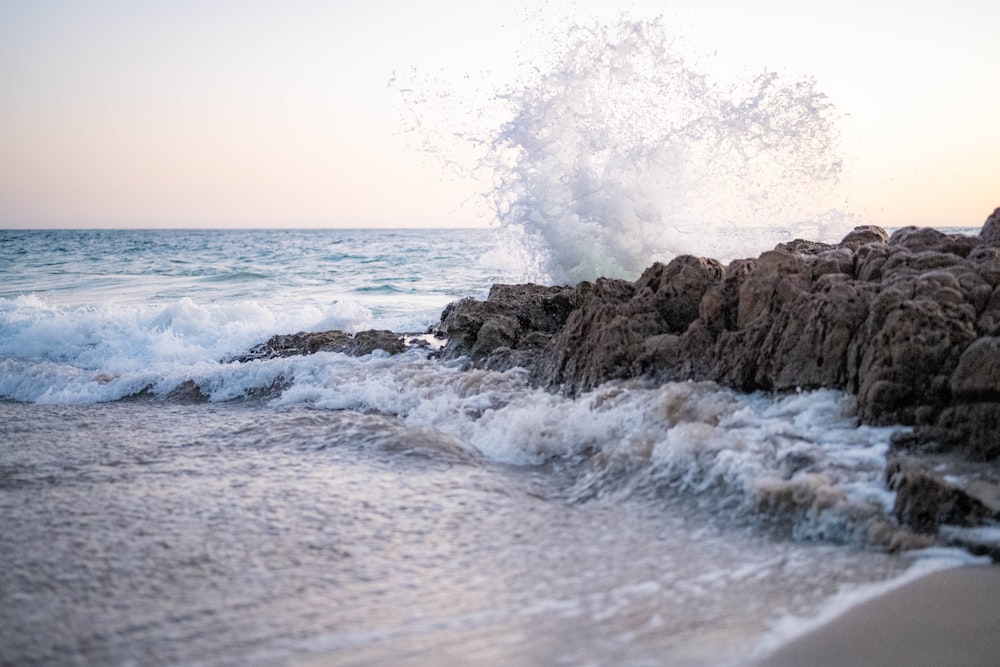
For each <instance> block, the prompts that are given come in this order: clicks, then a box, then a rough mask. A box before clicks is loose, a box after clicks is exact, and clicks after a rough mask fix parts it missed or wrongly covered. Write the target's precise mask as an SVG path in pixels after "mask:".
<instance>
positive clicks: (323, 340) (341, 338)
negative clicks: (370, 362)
mask: <svg viewBox="0 0 1000 667" xmlns="http://www.w3.org/2000/svg"><path fill="white" fill-rule="evenodd" d="M406 348H407V343H406V336H405V335H404V334H398V333H394V332H392V331H381V330H376V329H369V330H368V331H359V332H358V333H356V334H353V335H352V334H349V333H344V332H343V331H321V332H318V333H307V332H304V331H300V332H299V333H294V334H278V335H276V336H271V337H270V338H269V339H267V341H265V342H263V343H260V344H259V345H255V346H253V347H252V348H250V349H249V350H248V351H247V353H246V354H243V355H240V356H238V357H236V358H234V359H232V360H231V361H239V362H245V361H252V360H254V359H274V358H276V357H291V356H295V355H302V354H315V353H317V352H340V353H341V354H347V355H350V356H354V357H360V356H363V355H366V354H371V353H372V352H374V351H375V350H383V351H385V352H387V353H388V354H399V353H400V352H403V351H405V350H406Z"/></svg>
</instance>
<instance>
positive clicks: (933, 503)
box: [886, 454, 1000, 533]
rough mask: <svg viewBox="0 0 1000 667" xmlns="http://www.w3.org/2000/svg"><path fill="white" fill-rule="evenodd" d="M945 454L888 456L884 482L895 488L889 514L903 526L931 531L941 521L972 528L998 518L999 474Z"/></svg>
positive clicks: (939, 525) (935, 528)
mask: <svg viewBox="0 0 1000 667" xmlns="http://www.w3.org/2000/svg"><path fill="white" fill-rule="evenodd" d="M998 472H1000V471H998V470H995V469H994V468H986V469H983V468H982V467H978V468H970V467H969V466H968V465H967V464H966V463H965V462H964V461H963V460H961V459H954V458H947V457H929V458H925V459H915V458H912V457H908V456H899V455H895V454H893V455H890V458H889V461H888V465H887V466H886V483H887V485H888V486H889V488H890V489H892V490H894V491H895V492H896V500H895V504H894V506H893V513H894V514H895V515H896V518H897V519H898V520H899V521H900V522H901V523H903V524H904V525H907V526H909V527H910V528H912V529H914V530H916V531H919V532H923V533H934V532H936V531H937V530H938V529H939V528H940V527H941V526H942V525H951V526H974V525H977V524H981V523H982V522H984V521H994V520H997V519H1000V476H998V474H997V473H998Z"/></svg>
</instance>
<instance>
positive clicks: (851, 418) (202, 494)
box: [0, 229, 939, 665]
mask: <svg viewBox="0 0 1000 667" xmlns="http://www.w3.org/2000/svg"><path fill="white" fill-rule="evenodd" d="M494 242H495V239H494V232H493V231H492V230H488V229H479V230H420V231H394V230H365V231H350V230H348V231H336V230H320V231H305V230H300V231H294V230H293V231H197V232H193V231H180V230H178V231H37V232H21V231H17V232H12V231H7V232H0V275H2V283H0V284H2V288H0V290H2V291H0V396H2V400H0V517H2V518H0V523H2V527H3V530H0V556H2V561H3V563H4V567H3V568H2V569H0V592H2V598H3V601H4V602H3V605H0V655H2V658H0V661H2V662H3V664H11V665H14V664H17V665H25V664H150V663H157V664H163V663H170V664H262V665H263V664H438V663H439V662H440V661H442V660H453V661H456V662H459V663H463V664H472V663H475V664H491V665H510V664H523V665H535V664H572V665H577V664H617V665H644V664H691V665H709V664H712V665H716V664H726V663H728V664H743V663H745V662H747V661H749V660H750V659H751V657H752V656H757V655H763V654H764V653H765V652H766V650H767V649H768V648H770V647H773V646H775V645H778V644H780V642H781V641H782V640H783V638H785V637H786V636H788V635H789V634H794V632H795V628H800V627H805V625H804V624H805V623H807V622H808V619H810V618H813V617H816V615H817V614H820V613H822V611H823V610H824V609H825V608H826V607H827V606H828V604H829V600H830V599H831V598H832V596H836V595H840V596H841V597H843V596H844V595H850V594H851V591H862V592H863V591H866V590H870V587H871V586H872V585H873V584H878V583H879V582H892V581H896V580H898V578H899V577H901V576H904V575H905V573H907V572H912V571H913V562H914V561H913V559H912V558H909V557H905V556H898V555H889V554H887V553H886V552H885V549H884V547H883V546H882V545H879V544H876V543H874V542H873V541H872V540H871V539H870V536H869V533H870V532H871V529H872V527H873V526H876V525H880V524H882V523H885V522H891V517H890V516H889V514H890V508H891V503H892V495H891V493H890V492H889V491H888V490H887V489H886V488H885V486H884V484H883V481H882V480H883V474H884V454H885V448H886V446H887V442H888V438H889V435H890V434H891V432H892V431H893V429H892V428H877V429H876V428H871V427H866V426H859V425H858V423H857V419H856V416H855V412H854V402H853V399H852V398H851V397H849V396H847V395H844V394H841V393H838V392H834V391H818V392H804V393H799V394H792V395H787V396H768V395H741V394H738V393H736V392H732V391H730V390H728V389H725V388H723V387H719V386H716V385H714V384H711V383H672V384H666V385H659V386H652V385H649V386H647V385H643V384H642V383H616V384H613V385H606V386H603V387H600V388H598V389H597V390H595V391H593V392H591V393H588V394H584V395H583V396H580V397H578V398H573V399H571V398H566V397H563V396H560V395H558V394H555V393H550V392H546V391H543V390H540V389H536V388H533V387H531V386H530V385H529V383H528V382H527V379H526V377H525V375H524V373H522V372H520V371H518V370H513V371H508V372H504V373H498V372H491V371H484V370H467V369H465V368H464V366H463V365H462V364H461V363H445V362H442V361H440V360H436V359H433V358H430V354H431V352H430V351H428V350H426V349H412V350H410V351H408V352H406V353H403V354H401V355H396V356H391V357H390V356H388V355H386V354H382V353H380V352H375V353H373V354H370V355H367V356H364V357H360V358H352V357H346V356H344V355H340V354H335V353H318V354H315V355H311V356H306V357H292V358H286V359H270V360H255V361H250V362H246V363H236V362H230V361H227V359H229V358H231V357H233V356H234V355H238V354H239V353H241V352H243V351H245V350H246V349H247V348H248V347H249V346H251V345H253V344H256V343H259V342H261V341H262V340H264V339H266V338H267V337H268V336H270V335H272V334H274V333H292V332H295V331H300V330H307V331H312V330H323V329H328V328H340V329H344V330H347V331H357V330H361V329H366V328H389V329H394V330H401V331H412V332H422V331H424V330H426V328H427V327H428V326H430V325H431V324H433V323H434V322H435V321H436V320H437V318H438V317H439V314H440V310H441V308H442V307H443V306H444V305H445V304H446V303H448V302H449V301H451V300H454V299H456V298H459V297H461V296H468V295H472V296H482V295H483V292H484V291H485V290H486V289H487V287H488V285H489V284H490V283H491V282H492V281H493V280H495V279H497V277H498V275H500V274H499V273H498V272H499V271H500V269H499V268H498V267H496V266H492V265H491V264H490V263H489V261H482V260H481V257H484V256H486V257H488V256H489V252H488V251H489V249H490V248H491V247H492V244H493V243H494ZM190 382H194V383H196V384H197V386H198V387H199V388H200V390H201V392H202V393H203V394H204V396H205V397H207V400H201V399H200V398H198V397H193V396H192V395H191V394H190V393H189V392H185V391H183V388H184V387H185V386H186V383H190ZM923 562H924V565H921V566H920V567H927V566H928V565H927V563H938V562H939V561H931V560H924V561H923ZM789 628H791V630H789Z"/></svg>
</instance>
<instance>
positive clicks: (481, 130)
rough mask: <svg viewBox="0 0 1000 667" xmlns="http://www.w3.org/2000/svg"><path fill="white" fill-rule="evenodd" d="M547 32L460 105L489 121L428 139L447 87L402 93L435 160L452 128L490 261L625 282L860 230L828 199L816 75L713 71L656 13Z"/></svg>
mask: <svg viewBox="0 0 1000 667" xmlns="http://www.w3.org/2000/svg"><path fill="white" fill-rule="evenodd" d="M547 37H548V39H549V40H550V41H551V44H552V46H551V50H552V52H553V53H555V54H556V55H555V56H554V57H553V58H552V59H551V64H550V65H548V66H542V67H537V68H534V69H532V70H531V71H530V74H527V75H524V76H522V78H521V80H518V81H515V82H514V83H513V84H510V85H506V86H503V87H500V88H499V89H498V90H497V91H496V92H495V93H494V94H493V95H492V99H491V100H490V101H489V102H488V107H489V108H486V109H476V110H472V111H470V110H463V112H464V113H461V114H460V115H461V116H466V117H473V118H475V119H480V118H487V119H491V121H493V120H494V119H495V122H493V123H492V124H490V123H489V122H487V123H482V124H479V125H475V124H474V121H468V120H466V121H464V124H465V125H469V124H470V123H473V125H472V126H471V127H462V121H461V120H460V121H459V129H455V125H456V123H454V122H453V121H454V119H453V118H451V117H449V118H448V119H447V121H445V122H443V123H442V124H443V125H444V127H443V128H441V129H440V130H439V131H437V135H434V134H433V133H434V129H433V128H434V122H433V120H434V119H433V117H432V116H431V115H430V114H429V113H428V108H429V107H432V106H433V105H431V104H429V103H430V102H433V101H434V100H435V99H436V100H437V101H438V102H439V106H441V107H446V106H447V105H448V104H452V102H451V100H452V99H453V98H454V97H455V96H454V95H452V94H451V92H452V91H450V90H447V89H446V90H443V91H441V92H439V93H438V94H437V95H434V94H433V92H431V93H428V92H427V91H426V90H423V88H426V87H427V86H426V84H425V85H423V86H421V85H419V84H413V85H406V86H403V87H401V88H400V92H401V94H403V95H404V99H405V100H407V101H409V102H410V106H411V108H412V113H413V115H414V116H416V120H415V122H414V123H413V125H414V127H415V128H419V131H420V132H422V133H427V134H431V135H432V136H429V137H425V139H424V143H425V145H433V146H434V147H435V150H436V151H437V152H438V153H440V152H442V151H443V150H445V149H444V148H443V147H447V146H448V145H449V142H452V143H453V142H454V137H455V136H458V137H460V138H462V139H463V140H464V141H465V144H466V146H465V147H466V148H471V150H472V151H473V153H475V154H476V158H475V159H474V162H473V164H472V165H471V166H470V167H469V169H470V171H471V172H472V173H473V174H478V175H481V176H483V177H484V180H488V181H489V182H490V183H491V184H492V188H491V189H489V190H488V191H487V192H485V193H484V197H485V198H486V200H487V201H488V203H489V206H490V207H491V209H492V211H493V212H494V216H495V220H496V222H497V223H498V226H499V229H500V232H501V236H502V241H501V243H502V245H503V249H502V250H501V251H500V254H503V255H507V256H508V257H510V258H513V259H514V261H516V262H517V263H519V265H520V269H521V272H522V274H523V276H524V277H525V278H526V279H528V280H532V281H537V282H543V283H574V282H578V281H580V280H591V279H594V278H596V277H599V276H605V277H619V278H626V279H629V280H634V279H635V278H637V277H638V275H639V274H640V273H641V271H642V270H643V269H645V268H646V267H647V266H649V265H650V264H651V263H652V262H653V261H658V260H659V261H667V260H669V259H671V258H673V257H675V256H677V255H679V254H696V255H704V256H711V257H715V258H717V259H723V260H725V259H733V258H736V257H743V256H750V255H752V254H757V253H758V252H760V251H762V250H765V249H767V248H769V247H773V246H774V245H775V244H776V243H778V242H781V241H787V240H791V238H794V237H795V236H804V237H808V238H811V239H814V240H819V241H824V240H837V239H839V238H840V237H842V236H843V233H844V232H846V231H848V230H849V229H851V228H852V227H853V226H854V224H856V221H854V220H853V219H852V216H850V215H849V214H847V213H845V212H843V211H839V210H837V209H836V208H835V207H836V205H840V204H842V201H843V198H842V197H840V196H839V195H838V193H837V184H838V181H839V177H840V174H841V172H842V171H843V168H844V160H843V158H842V156H841V154H840V150H839V132H838V129H837V122H838V116H837V113H836V111H835V108H834V105H833V104H832V102H831V101H830V100H829V99H828V98H827V97H826V96H825V95H824V94H823V93H822V92H821V91H820V90H818V89H817V86H816V83H815V81H813V80H811V79H802V80H793V81H788V80H785V79H784V78H782V77H781V76H780V75H779V74H778V73H776V72H761V73H756V74H754V75H751V76H748V77H745V78H744V79H743V80H740V81H736V82H726V81H722V80H718V79H716V78H713V76H712V74H711V72H709V71H706V70H704V69H701V68H699V67H698V66H696V65H694V64H693V63H692V62H691V61H689V60H688V59H686V58H685V57H684V56H683V55H682V54H681V53H679V52H677V50H676V49H675V48H674V46H673V43H674V39H673V38H672V36H671V34H670V31H669V30H668V29H667V27H666V26H665V25H664V23H663V21H662V20H652V21H632V20H627V19H623V20H621V21H619V22H617V23H614V24H611V25H572V26H570V27H568V28H567V29H566V30H565V32H564V33H563V34H561V35H549V36H547ZM445 113H446V114H447V110H446V111H445ZM429 128H430V129H429ZM428 150H430V149H428ZM456 150H457V149H456ZM444 159H445V161H449V160H450V159H451V156H447V157H445V158H444Z"/></svg>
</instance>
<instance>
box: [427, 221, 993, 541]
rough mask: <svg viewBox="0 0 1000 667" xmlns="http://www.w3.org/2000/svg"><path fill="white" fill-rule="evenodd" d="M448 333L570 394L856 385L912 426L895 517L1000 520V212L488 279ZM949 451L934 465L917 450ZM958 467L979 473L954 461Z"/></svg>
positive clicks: (864, 400)
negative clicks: (827, 238)
mask: <svg viewBox="0 0 1000 667" xmlns="http://www.w3.org/2000/svg"><path fill="white" fill-rule="evenodd" d="M549 300H556V301H557V302H558V303H559V304H560V305H559V307H558V308H551V311H550V310H547V308H546V307H545V306H543V305H542V304H546V303H549ZM539 312H551V313H552V316H551V317H547V318H546V317H539V316H538V313H539ZM536 323H538V324H537V325H536ZM440 331H441V333H443V334H445V335H447V336H448V337H449V342H448V345H447V346H446V347H445V350H444V352H443V354H444V356H445V357H448V358H457V357H461V356H465V357H467V358H468V359H469V360H470V363H472V364H474V365H477V366H482V367H490V368H506V367H510V366H511V365H521V366H524V367H526V368H528V369H529V370H530V371H531V377H532V378H533V380H534V381H535V382H536V383H537V384H538V385H540V386H544V387H547V388H550V389H553V390H558V391H563V392H565V393H568V394H576V393H580V392H583V391H587V390H589V389H592V388H594V387H596V386H597V385H599V384H601V383H602V382H606V381H608V380H615V379H627V378H634V377H650V378H653V379H658V380H664V381H666V380H682V379H695V380H713V381H716V382H720V383H722V384H726V385H728V386H731V387H734V388H736V389H740V390H744V391H755V390H766V391H779V392H780V391H790V390H795V389H798V388H803V389H813V388H820V387H829V388H836V389H842V390H845V391H848V392H851V393H853V394H855V395H856V396H857V397H858V406H859V412H860V416H861V419H862V420H863V421H864V422H866V423H870V424H876V425H889V424H904V425H909V426H912V427H914V428H913V431H912V432H911V433H906V434H902V435H901V436H900V437H898V438H897V441H896V442H895V443H894V450H895V452H896V453H897V455H899V456H901V455H903V454H905V456H906V458H905V463H904V462H902V461H903V459H901V458H897V459H895V460H894V461H892V462H890V466H889V467H890V474H889V480H887V481H888V482H889V483H890V485H891V486H892V487H893V488H895V489H896V491H897V495H898V498H899V500H898V501H897V508H896V515H897V517H898V518H899V520H900V521H901V522H902V523H904V524H906V525H909V526H910V527H912V528H914V529H916V530H918V531H922V532H934V531H935V530H937V528H938V527H939V526H942V525H959V526H961V525H974V524H976V523H981V522H983V521H996V520H1000V514H998V512H997V510H1000V506H997V507H994V506H993V505H992V504H991V502H989V501H988V497H992V495H991V494H993V493H994V491H993V490H989V489H996V488H1000V486H996V485H997V483H998V482H997V480H1000V474H998V470H1000V209H997V210H996V211H995V212H994V213H993V214H992V215H991V216H990V217H989V218H988V220H987V222H986V224H985V225H984V226H983V228H982V230H981V233H980V234H979V235H978V236H968V235H961V234H945V233H942V232H939V231H937V230H933V229H920V228H916V227H907V228H904V229H900V230H898V231H896V232H895V233H894V234H892V236H891V237H890V236H888V235H887V234H886V233H885V232H884V231H883V230H881V229H880V228H878V227H873V226H865V227H859V228H857V229H855V230H854V231H853V232H851V233H850V234H848V235H847V236H846V237H845V238H844V239H843V241H841V242H840V243H839V244H822V243H815V242H811V241H804V240H795V241H792V242H789V243H785V244H781V245H779V246H778V247H776V248H775V249H774V250H772V251H769V252H765V253H763V254H762V255H760V256H759V257H757V258H754V259H744V260H737V261H734V262H732V263H730V264H729V265H728V266H723V265H721V264H720V263H719V262H716V261H715V260H710V259H704V258H696V257H690V256H682V257H678V258H676V259H674V260H673V261H671V262H670V263H668V264H660V263H657V264H654V265H653V266H652V267H650V268H649V269H647V270H646V272H645V273H644V274H643V275H642V276H641V277H640V278H639V279H638V280H637V281H635V282H628V281H624V280H614V279H605V278H601V279H598V280H596V281H593V282H583V283H580V284H578V285H576V286H574V287H569V286H567V287H540V286H530V285H519V286H495V287H494V290H493V291H491V293H490V296H489V298H488V299H487V300H486V301H485V302H480V301H476V300H473V299H465V300H463V301H460V302H457V303H455V304H452V305H451V306H449V308H448V309H447V310H446V311H445V314H444V316H443V318H442V322H441V325H440ZM942 455H947V457H948V459H947V460H946V461H945V460H935V461H936V465H937V466H938V468H937V469H934V470H932V469H930V468H929V467H928V465H929V464H927V465H925V464H924V463H921V461H923V459H921V457H927V456H935V457H938V456H942ZM966 464H973V465H975V466H978V469H979V471H980V473H982V474H980V475H979V476H978V477H977V476H976V475H972V476H970V475H968V474H966V475H964V476H958V475H955V474H952V473H951V472H949V471H951V470H954V469H957V468H963V466H965V465H966ZM963 469H964V468H963ZM962 480H966V481H964V482H963V481H962ZM984 489H987V490H985V491H984ZM983 494H985V496H984V495H983ZM998 495H1000V494H998ZM984 498H987V500H984Z"/></svg>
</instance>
